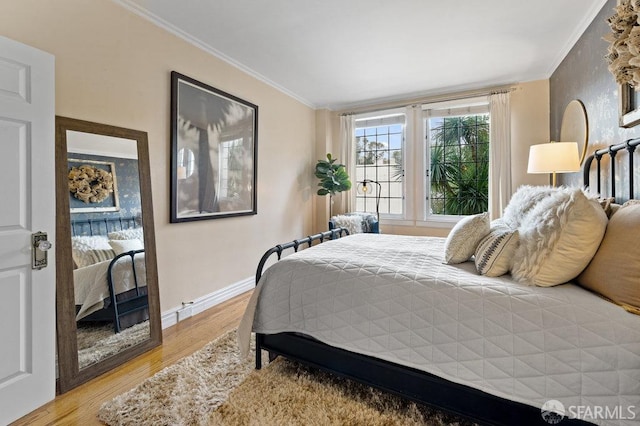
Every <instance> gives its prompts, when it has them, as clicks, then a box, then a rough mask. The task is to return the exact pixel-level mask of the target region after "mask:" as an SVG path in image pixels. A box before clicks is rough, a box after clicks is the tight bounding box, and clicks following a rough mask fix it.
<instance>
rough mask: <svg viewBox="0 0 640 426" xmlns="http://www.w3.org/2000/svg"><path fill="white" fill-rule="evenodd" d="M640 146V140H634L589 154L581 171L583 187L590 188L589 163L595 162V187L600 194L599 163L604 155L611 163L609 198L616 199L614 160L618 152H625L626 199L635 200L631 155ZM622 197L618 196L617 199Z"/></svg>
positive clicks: (600, 171)
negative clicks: (627, 167)
mask: <svg viewBox="0 0 640 426" xmlns="http://www.w3.org/2000/svg"><path fill="white" fill-rule="evenodd" d="M638 145H640V138H636V139H629V140H627V141H626V142H623V143H620V144H617V145H610V146H609V147H608V148H603V149H599V150H597V151H596V152H594V153H593V154H591V155H590V156H588V157H587V158H586V159H585V161H584V166H583V169H582V173H583V174H582V178H583V181H584V186H585V187H588V188H591V185H590V184H589V183H590V182H589V181H590V177H589V174H590V171H591V163H592V162H593V160H594V159H595V160H596V176H597V186H596V188H595V189H596V191H597V193H598V194H601V193H602V186H601V180H602V179H601V174H602V170H601V161H602V157H603V156H604V155H609V157H610V158H611V162H610V173H611V177H610V181H611V193H610V194H609V196H610V197H614V198H616V162H615V158H616V154H617V153H618V152H619V151H622V150H626V151H628V153H629V170H628V172H629V174H628V176H627V179H628V184H629V194H628V198H627V199H632V198H635V192H634V186H633V180H634V179H633V177H634V174H635V170H634V161H633V154H634V152H635V150H636V147H637V146H638ZM621 197H624V196H623V195H620V196H619V197H618V198H621ZM618 198H616V201H617V200H618Z"/></svg>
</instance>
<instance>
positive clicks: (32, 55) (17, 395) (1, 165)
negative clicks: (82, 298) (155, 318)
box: [0, 37, 56, 425]
mask: <svg viewBox="0 0 640 426" xmlns="http://www.w3.org/2000/svg"><path fill="white" fill-rule="evenodd" d="M54 103H55V97H54V58H53V56H52V55H50V54H48V53H45V52H42V51H40V50H37V49H34V48H32V47H29V46H26V45H23V44H21V43H17V42H15V41H12V40H9V39H7V38H4V37H0V424H2V425H4V424H7V423H9V422H12V421H13V420H16V419H18V418H20V417H22V416H23V415H25V414H27V413H29V412H31V411H33V410H34V409H35V408H37V407H39V406H41V405H43V404H45V403H46V402H48V401H50V400H52V399H53V398H54V397H55V330H56V326H55V323H56V321H55V277H56V274H55V256H54V252H55V250H53V249H52V250H49V251H48V252H47V253H48V257H49V266H48V267H46V268H44V269H40V270H35V269H32V268H31V257H32V244H31V234H32V233H34V232H37V231H43V232H46V233H47V234H48V236H49V241H51V242H53V240H54V236H55V185H54V183H55V182H54V180H55V178H54V136H55V135H54V134H55V116H54V115H55V112H54Z"/></svg>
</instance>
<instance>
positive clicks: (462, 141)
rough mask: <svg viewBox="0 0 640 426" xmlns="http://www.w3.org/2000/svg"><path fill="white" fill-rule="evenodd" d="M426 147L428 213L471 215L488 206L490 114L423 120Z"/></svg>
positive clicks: (436, 117)
mask: <svg viewBox="0 0 640 426" xmlns="http://www.w3.org/2000/svg"><path fill="white" fill-rule="evenodd" d="M425 123H426V134H427V144H428V146H429V149H428V155H429V157H428V158H429V163H428V164H429V169H428V173H427V174H426V175H427V178H428V194H429V196H428V197H427V205H428V209H427V212H428V213H429V214H440V215H470V214H477V213H482V212H484V211H487V208H488V205H489V114H488V113H484V114H473V115H460V116H445V117H442V116H438V115H436V116H435V117H431V118H429V119H427V120H425Z"/></svg>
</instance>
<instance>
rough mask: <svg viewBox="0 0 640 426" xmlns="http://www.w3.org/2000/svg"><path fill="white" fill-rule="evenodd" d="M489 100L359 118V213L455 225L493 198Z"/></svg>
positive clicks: (485, 207)
mask: <svg viewBox="0 0 640 426" xmlns="http://www.w3.org/2000/svg"><path fill="white" fill-rule="evenodd" d="M489 126H490V115H489V103H488V99H487V97H486V96H484V97H478V98H468V99H462V100H456V101H449V102H440V103H431V104H423V105H415V106H409V107H407V108H406V109H405V108H402V109H401V110H399V109H398V110H392V111H384V112H378V113H370V114H368V115H366V116H365V115H359V116H357V117H356V119H355V143H356V155H355V174H354V173H352V179H353V180H352V182H353V186H354V188H355V189H356V191H354V193H355V195H354V196H355V209H356V210H357V211H367V212H372V213H375V212H376V204H375V203H376V197H375V196H376V191H375V185H371V186H369V185H368V188H367V189H368V191H366V192H365V191H363V190H362V184H361V183H360V182H362V181H363V180H366V179H369V180H372V181H377V182H379V183H380V185H381V193H380V210H379V211H380V215H381V218H382V219H387V220H389V219H392V220H395V221H397V222H395V223H397V224H402V225H420V224H422V225H426V224H428V226H437V227H439V226H443V227H449V226H451V222H455V221H457V220H458V219H459V216H463V215H471V214H476V213H481V212H484V211H487V210H488V204H489V143H490V141H489V138H490V137H489V136H490V132H489Z"/></svg>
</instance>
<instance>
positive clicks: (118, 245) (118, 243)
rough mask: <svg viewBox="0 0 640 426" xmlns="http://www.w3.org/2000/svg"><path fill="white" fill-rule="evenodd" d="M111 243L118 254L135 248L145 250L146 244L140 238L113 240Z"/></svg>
mask: <svg viewBox="0 0 640 426" xmlns="http://www.w3.org/2000/svg"><path fill="white" fill-rule="evenodd" d="M109 244H110V245H111V247H112V248H113V251H115V252H116V255H119V254H122V253H127V252H130V251H133V250H144V244H143V243H142V241H140V240H111V241H109Z"/></svg>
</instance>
